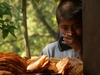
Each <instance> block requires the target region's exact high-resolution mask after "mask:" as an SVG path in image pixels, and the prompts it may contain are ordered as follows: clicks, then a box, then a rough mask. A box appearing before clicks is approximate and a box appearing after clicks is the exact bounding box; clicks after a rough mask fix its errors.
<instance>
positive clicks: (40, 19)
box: [0, 0, 59, 56]
mask: <svg viewBox="0 0 100 75" xmlns="http://www.w3.org/2000/svg"><path fill="white" fill-rule="evenodd" d="M38 1H39V0H37V2H36V1H35V0H26V12H27V13H26V16H27V17H26V19H27V28H28V42H29V48H30V53H31V56H37V55H39V54H40V52H41V51H42V50H43V48H44V47H45V46H46V45H47V44H49V43H51V42H53V41H56V40H57V37H58V27H57V22H56V18H55V11H56V8H57V5H58V3H59V0H55V1H54V0H40V1H39V2H38ZM3 2H4V4H5V3H7V4H8V5H7V4H5V5H6V6H7V8H8V7H9V8H10V9H9V8H8V9H7V11H6V12H8V13H9V15H4V16H1V15H0V17H1V18H0V51H2V52H15V53H17V54H19V55H20V56H26V48H25V41H24V29H23V17H22V16H23V14H22V0H0V3H3ZM0 10H2V11H4V10H5V9H2V8H1V7H0ZM9 11H11V13H10V12H9ZM0 14H1V13H0ZM5 18H6V19H7V20H6V21H7V23H8V22H10V23H8V24H9V27H10V28H9V31H10V32H11V34H10V33H8V32H7V28H5V27H6V24H7V23H4V22H2V19H3V20H4V19H5ZM2 23H4V24H2ZM11 24H12V26H10V25H11ZM4 28H5V29H6V30H5V31H4Z"/></svg>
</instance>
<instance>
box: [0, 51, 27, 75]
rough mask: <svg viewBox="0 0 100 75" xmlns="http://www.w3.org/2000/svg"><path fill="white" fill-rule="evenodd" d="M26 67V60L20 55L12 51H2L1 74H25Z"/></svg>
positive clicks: (0, 59) (0, 53)
mask: <svg viewBox="0 0 100 75" xmlns="http://www.w3.org/2000/svg"><path fill="white" fill-rule="evenodd" d="M26 68H27V63H26V61H25V60H24V59H23V58H21V57H20V56H19V55H17V54H15V53H12V52H8V53H4V52H0V75H20V74H25V73H26Z"/></svg>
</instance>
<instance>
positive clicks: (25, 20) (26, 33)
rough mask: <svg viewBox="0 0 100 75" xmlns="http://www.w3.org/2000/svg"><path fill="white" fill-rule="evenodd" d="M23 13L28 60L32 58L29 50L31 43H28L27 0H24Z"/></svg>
mask: <svg viewBox="0 0 100 75" xmlns="http://www.w3.org/2000/svg"><path fill="white" fill-rule="evenodd" d="M22 13H23V28H24V38H25V47H26V55H27V57H28V58H31V54H30V48H29V43H28V31H27V19H26V0H22Z"/></svg>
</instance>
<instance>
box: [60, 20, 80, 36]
mask: <svg viewBox="0 0 100 75" xmlns="http://www.w3.org/2000/svg"><path fill="white" fill-rule="evenodd" d="M58 29H59V31H60V33H62V35H66V34H69V35H71V37H73V36H77V37H82V21H80V20H75V19H70V20H60V22H59V25H58Z"/></svg>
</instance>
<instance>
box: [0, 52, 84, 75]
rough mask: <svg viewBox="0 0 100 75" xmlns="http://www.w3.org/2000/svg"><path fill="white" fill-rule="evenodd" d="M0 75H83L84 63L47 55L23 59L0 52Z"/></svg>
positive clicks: (10, 53)
mask: <svg viewBox="0 0 100 75" xmlns="http://www.w3.org/2000/svg"><path fill="white" fill-rule="evenodd" d="M0 75H83V62H82V61H81V60H79V59H76V58H70V57H65V58H61V59H55V58H48V57H47V56H46V55H42V56H36V57H32V58H30V59H28V58H27V57H26V58H22V57H20V56H19V55H17V54H15V53H12V52H8V53H4V52H0Z"/></svg>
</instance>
